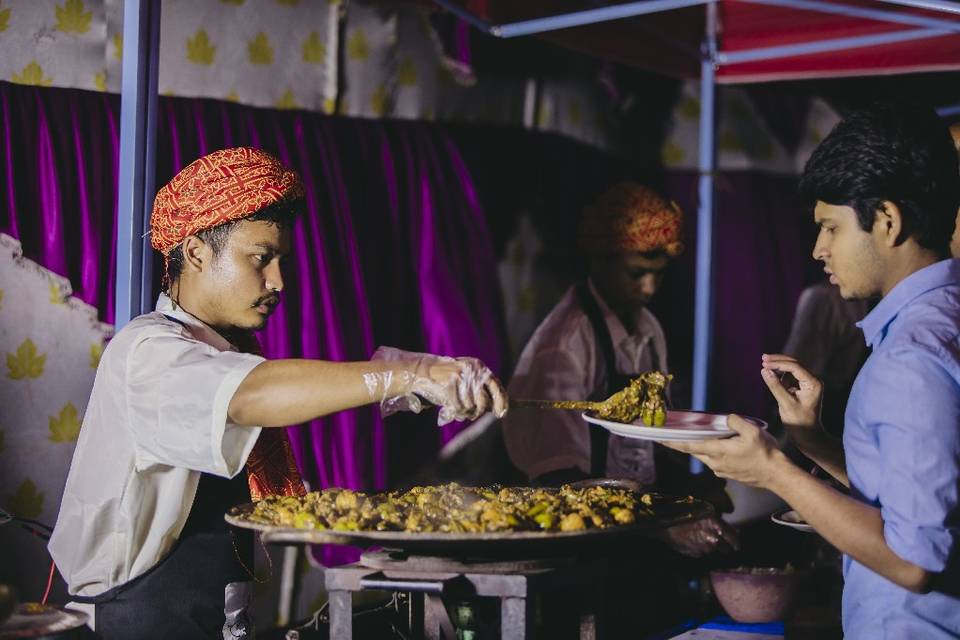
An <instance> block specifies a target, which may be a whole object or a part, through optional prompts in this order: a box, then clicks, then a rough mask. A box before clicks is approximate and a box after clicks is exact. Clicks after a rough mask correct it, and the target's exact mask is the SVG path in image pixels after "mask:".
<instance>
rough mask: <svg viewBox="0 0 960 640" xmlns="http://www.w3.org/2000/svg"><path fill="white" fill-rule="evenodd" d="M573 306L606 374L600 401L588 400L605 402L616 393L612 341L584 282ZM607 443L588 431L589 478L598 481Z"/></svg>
mask: <svg viewBox="0 0 960 640" xmlns="http://www.w3.org/2000/svg"><path fill="white" fill-rule="evenodd" d="M574 291H575V293H576V296H577V302H579V303H580V308H581V309H583V312H584V314H586V316H587V319H588V320H589V321H590V326H591V327H592V328H593V335H594V338H596V341H597V347H598V349H599V352H600V356H601V357H602V358H603V366H604V369H605V371H606V374H607V387H606V393H605V394H604V396H603V397H602V398H591V399H592V400H605V399H606V398H608V397H610V396H611V395H612V394H614V393H616V392H617V391H619V388H617V382H618V379H619V378H620V376H619V374H617V359H616V355H615V354H614V351H613V339H612V338H611V337H610V330H609V329H608V328H607V322H606V320H605V319H604V317H603V312H602V311H600V305H598V304H597V301H596V299H595V298H594V297H593V294H592V293H591V292H590V287H589V286H588V285H587V282H586V280H582V281H580V282H579V283H577V286H576V287H575V289H574ZM609 441H610V433H609V432H608V431H607V430H606V429H599V428H595V427H590V475H591V476H594V477H602V476H603V475H604V473H605V471H606V468H607V447H608V444H609Z"/></svg>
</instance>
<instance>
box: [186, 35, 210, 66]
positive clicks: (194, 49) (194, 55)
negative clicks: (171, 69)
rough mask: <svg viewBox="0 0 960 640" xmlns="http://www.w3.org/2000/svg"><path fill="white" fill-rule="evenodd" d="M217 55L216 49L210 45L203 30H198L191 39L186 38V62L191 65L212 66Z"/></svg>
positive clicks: (208, 38)
mask: <svg viewBox="0 0 960 640" xmlns="http://www.w3.org/2000/svg"><path fill="white" fill-rule="evenodd" d="M216 54H217V47H216V46H214V45H213V44H211V43H210V37H209V36H208V35H207V32H206V31H205V30H203V29H199V30H198V31H197V32H196V33H195V34H194V36H193V37H192V38H187V60H189V61H190V62H192V63H193V64H204V65H207V66H210V65H211V64H213V58H214V56H216Z"/></svg>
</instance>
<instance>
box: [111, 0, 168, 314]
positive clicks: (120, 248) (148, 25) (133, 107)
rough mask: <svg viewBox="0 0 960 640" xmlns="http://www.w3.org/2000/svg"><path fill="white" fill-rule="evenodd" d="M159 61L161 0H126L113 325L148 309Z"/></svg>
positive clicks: (150, 305) (150, 278) (151, 275)
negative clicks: (145, 231)
mask: <svg viewBox="0 0 960 640" xmlns="http://www.w3.org/2000/svg"><path fill="white" fill-rule="evenodd" d="M159 61H160V0H127V1H126V2H125V3H124V8H123V80H122V85H121V93H120V167H119V177H118V189H117V191H118V193H117V280H116V307H115V319H114V323H115V325H116V328H117V329H120V328H122V327H123V326H124V325H125V324H126V323H127V322H129V321H130V319H131V318H133V317H135V316H138V315H140V314H141V313H143V312H144V311H145V310H149V309H150V308H152V302H151V301H150V300H149V298H150V297H151V296H152V292H151V291H150V283H151V282H152V280H153V273H152V271H153V270H152V268H151V267H152V264H153V262H152V249H151V248H150V244H149V241H148V239H146V238H145V236H144V229H147V228H149V220H150V205H151V202H152V196H153V181H154V167H155V160H154V158H155V156H156V117H157V115H156V112H157V69H158V67H159ZM144 283H146V285H144ZM145 298H146V303H145Z"/></svg>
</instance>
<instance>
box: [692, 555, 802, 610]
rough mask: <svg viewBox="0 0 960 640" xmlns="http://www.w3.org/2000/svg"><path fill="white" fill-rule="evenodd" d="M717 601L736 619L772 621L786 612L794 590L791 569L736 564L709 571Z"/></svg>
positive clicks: (794, 584) (794, 593)
mask: <svg viewBox="0 0 960 640" xmlns="http://www.w3.org/2000/svg"><path fill="white" fill-rule="evenodd" d="M710 581H711V582H712V583H713V592H714V594H716V596H717V600H719V601H720V605H721V606H722V607H723V609H724V611H726V612H727V615H729V616H730V617H731V618H733V619H734V620H736V621H737V622H747V623H749V622H772V621H774V620H783V619H784V618H786V616H787V615H789V613H790V609H791V607H792V606H793V602H794V596H795V595H796V592H797V574H796V572H794V571H793V570H792V569H777V568H773V567H737V568H735V569H722V570H717V571H711V572H710Z"/></svg>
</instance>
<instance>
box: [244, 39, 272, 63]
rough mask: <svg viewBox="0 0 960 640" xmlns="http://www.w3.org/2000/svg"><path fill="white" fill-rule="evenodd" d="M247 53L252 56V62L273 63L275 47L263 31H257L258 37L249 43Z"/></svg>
mask: <svg viewBox="0 0 960 640" xmlns="http://www.w3.org/2000/svg"><path fill="white" fill-rule="evenodd" d="M247 53H248V55H249V56H250V64H273V47H272V46H271V45H270V39H269V38H267V34H265V33H264V32H263V31H260V32H259V33H257V35H256V37H254V39H253V40H251V41H250V42H248V43H247Z"/></svg>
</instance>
